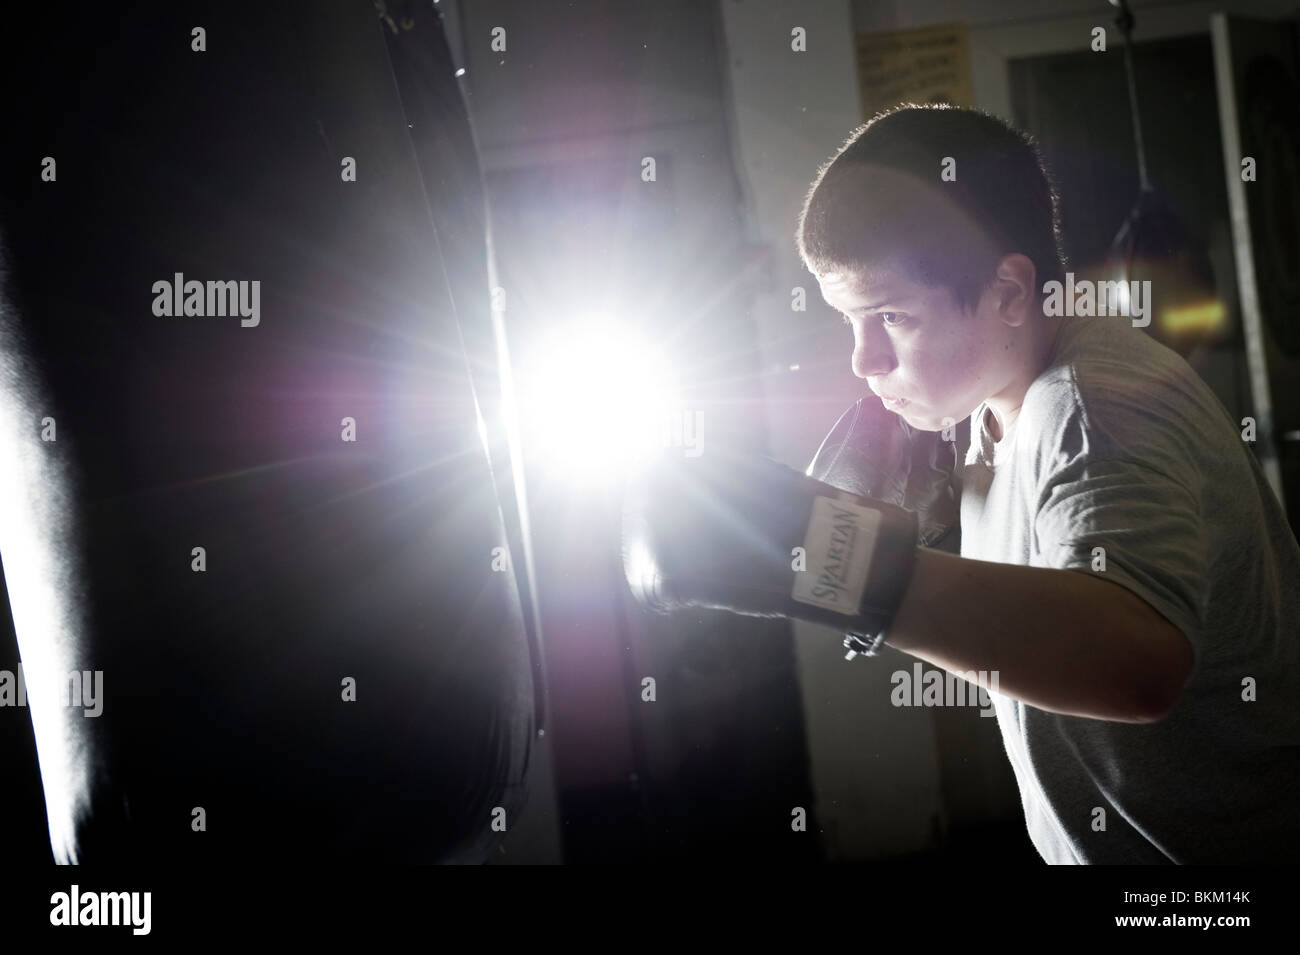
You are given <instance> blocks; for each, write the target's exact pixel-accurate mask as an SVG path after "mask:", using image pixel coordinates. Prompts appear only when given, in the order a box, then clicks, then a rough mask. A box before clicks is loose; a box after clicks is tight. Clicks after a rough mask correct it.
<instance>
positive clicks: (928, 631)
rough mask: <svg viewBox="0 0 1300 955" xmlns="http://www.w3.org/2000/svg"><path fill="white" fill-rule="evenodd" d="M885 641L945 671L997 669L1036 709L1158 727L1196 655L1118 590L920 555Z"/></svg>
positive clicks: (1064, 575)
mask: <svg viewBox="0 0 1300 955" xmlns="http://www.w3.org/2000/svg"><path fill="white" fill-rule="evenodd" d="M887 642H888V644H889V645H890V646H892V647H895V648H896V649H899V650H902V651H904V652H905V653H909V654H911V655H912V656H915V657H919V658H920V659H922V660H925V661H927V662H929V663H932V664H934V665H935V666H939V667H943V668H944V669H946V670H955V671H956V670H960V671H969V670H989V671H992V670H996V671H997V672H998V684H999V685H998V691H999V692H1000V693H1002V694H1004V695H1006V696H1010V697H1013V698H1015V699H1018V700H1021V701H1023V702H1025V703H1027V704H1030V705H1031V706H1035V707H1038V708H1039V709H1043V710H1048V711H1050V712H1054V713H1063V714H1066V715H1070V716H1085V717H1091V718H1094V719H1102V720H1116V721H1120V722H1129V723H1147V722H1154V721H1156V720H1159V719H1161V718H1162V717H1164V716H1165V715H1166V714H1167V713H1168V712H1169V710H1170V709H1172V708H1173V705H1174V703H1175V702H1176V701H1177V699H1178V695H1179V693H1180V692H1181V691H1182V688H1183V685H1184V684H1185V683H1186V681H1187V678H1188V676H1189V675H1190V673H1191V667H1192V648H1191V644H1190V643H1189V642H1188V640H1187V638H1186V637H1185V636H1184V635H1183V634H1182V632H1181V631H1180V630H1179V629H1178V628H1177V627H1175V626H1174V625H1173V624H1172V623H1170V622H1169V621H1168V620H1166V619H1165V618H1164V617H1163V616H1161V615H1160V614H1159V613H1158V612H1157V611H1156V610H1154V609H1153V608H1152V607H1150V606H1149V605H1148V604H1147V603H1146V602H1145V601H1143V600H1142V599H1140V598H1139V597H1137V596H1136V595H1135V594H1133V593H1131V592H1130V591H1128V590H1127V589H1125V588H1124V587H1122V586H1120V585H1119V584H1116V583H1113V582H1111V581H1108V580H1106V579H1105V578H1103V577H1099V576H1092V575H1090V574H1088V573H1085V572H1082V571H1076V570H1054V569H1050V568H1042V567H1022V566H1019V565H1016V564H999V563H993V562H990V561H982V560H971V559H965V558H960V557H954V556H952V555H950V554H945V553H941V552H939V551H934V550H930V549H927V548H920V549H918V551H917V558H916V568H915V571H914V573H913V576H912V580H911V583H910V584H909V586H908V589H907V592H906V594H905V595H904V598H903V603H902V605H901V606H900V607H899V610H898V613H897V614H896V615H895V617H894V623H893V626H892V627H891V629H890V635H889V638H888V640H887Z"/></svg>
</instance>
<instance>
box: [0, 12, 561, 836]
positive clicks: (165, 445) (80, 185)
mask: <svg viewBox="0 0 1300 955" xmlns="http://www.w3.org/2000/svg"><path fill="white" fill-rule="evenodd" d="M60 9H61V8H60ZM54 12H55V11H54V8H50V11H49V13H48V14H46V13H41V12H39V11H37V12H29V13H27V14H25V15H26V16H28V17H32V18H33V19H32V20H31V22H28V23H24V24H22V25H21V26H14V27H12V28H11V29H8V30H7V31H6V35H5V37H4V40H3V41H0V45H3V47H4V49H3V54H4V59H5V61H6V62H5V65H4V69H5V71H6V73H7V74H8V75H7V76H6V83H5V86H4V89H5V90H6V92H5V94H4V95H5V97H6V99H7V105H8V107H9V109H8V110H7V111H6V112H7V115H8V117H9V121H10V123H11V124H12V125H11V127H10V130H9V134H10V135H9V137H8V138H9V141H8V143H7V144H6V148H5V150H4V157H3V162H4V164H5V168H4V175H3V181H2V182H0V201H2V205H0V250H2V254H3V257H4V258H3V277H2V281H3V288H2V289H0V293H2V294H3V302H0V307H2V308H3V316H2V318H0V361H2V362H3V365H0V370H3V372H4V375H3V378H2V379H0V388H3V394H2V395H0V467H3V468H4V474H3V486H2V488H0V490H2V491H3V495H4V501H3V503H0V511H2V512H3V513H2V514H0V558H2V559H3V566H4V573H5V581H6V586H7V587H8V592H9V596H10V603H11V606H12V612H13V618H14V626H15V632H16V633H17V637H18V649H19V651H20V654H21V656H22V660H23V665H24V670H26V671H27V672H28V673H29V675H35V674H37V673H38V671H39V676H40V678H41V679H42V680H44V681H45V682H44V683H43V684H42V685H44V686H46V689H47V692H46V693H45V694H44V696H43V697H41V699H40V700H39V701H38V700H37V699H36V698H35V697H33V701H32V704H31V706H30V707H29V709H30V713H31V719H32V723H33V727H34V732H35V737H36V745H37V751H38V756H39V759H40V770H41V775H42V782H43V787H44V791H45V796H46V804H47V813H48V824H49V828H50V834H51V844H52V846H53V850H54V855H55V858H56V860H57V861H63V862H74V861H80V862H87V861H109V862H112V861H126V860H128V859H129V860H132V861H135V860H140V859H151V858H155V859H164V858H165V859H167V860H173V861H185V860H218V859H230V858H245V857H247V856H248V855H249V854H250V853H257V854H258V855H264V854H265V853H267V851H268V850H270V851H271V852H273V853H274V857H275V858H280V859H283V858H291V859H302V858H310V857H321V858H329V859H331V860H338V859H340V858H360V859H372V860H377V861H390V862H482V861H483V860H484V859H486V858H487V857H488V855H489V854H490V853H491V852H493V851H494V850H495V848H496V846H497V845H498V844H499V843H500V841H501V839H502V838H503V837H504V834H505V832H506V831H507V830H508V827H509V826H510V825H511V824H512V823H513V822H514V821H515V819H516V817H517V816H518V814H519V813H520V811H521V810H522V808H523V806H524V804H525V801H526V800H525V797H526V793H527V790H526V782H527V768H528V761H529V753H530V748H531V746H532V740H533V738H534V736H535V733H536V731H537V728H538V727H537V722H538V721H537V717H536V715H535V706H536V704H537V700H538V694H539V692H540V684H536V685H535V680H536V678H537V677H538V675H539V666H535V665H534V661H536V660H538V654H537V652H536V646H535V639H536V635H535V634H533V633H531V632H530V630H529V628H528V627H526V626H525V620H526V619H529V618H528V608H529V606H530V605H529V603H528V600H529V598H528V588H527V587H524V588H522V589H521V587H520V582H521V578H520V571H519V567H518V564H519V563H520V562H519V561H517V560H513V559H512V557H516V556H518V554H519V551H520V548H521V536H520V530H519V511H520V509H521V507H522V503H521V502H520V501H517V500H515V499H514V498H513V497H512V496H511V488H512V487H513V485H514V479H513V472H512V470H511V461H510V459H509V455H508V452H503V451H502V448H503V443H502V440H501V439H500V438H499V432H500V419H501V409H500V408H499V405H498V392H497V391H496V390H495V385H496V383H497V376H498V373H499V369H498V368H496V367H494V366H493V363H494V361H495V360H496V358H495V356H496V350H495V349H494V347H493V344H494V343H493V339H492V331H493V325H492V315H491V305H490V285H491V283H490V270H491V266H490V251H489V243H488V235H487V230H486V221H485V219H486V217H485V215H484V201H483V193H482V185H481V174H480V170H479V167H478V159H477V154H476V150H475V148H474V142H473V135H472V131H471V127H470V125H469V123H468V119H467V116H466V112H465V106H464V99H463V97H462V95H461V92H460V89H459V87H458V80H457V79H456V78H455V76H454V67H453V65H452V61H451V57H450V55H449V52H448V45H447V41H446V38H445V35H444V31H443V25H442V21H441V18H440V16H439V15H438V13H437V8H436V7H435V6H433V5H432V4H412V5H409V6H404V7H401V8H398V7H397V6H396V5H394V4H391V3H390V4H388V5H387V6H386V5H385V4H383V3H374V2H371V0H321V2H313V3H310V4H304V3H300V2H290V0H271V2H258V3H228V2H221V3H216V2H208V3H203V2H200V3H186V4H156V3H133V2H126V3H112V4H100V5H94V6H89V5H88V6H86V7H85V8H83V9H81V10H79V11H77V13H76V15H75V18H74V17H71V16H69V17H66V18H62V17H55V16H54ZM10 22H11V23H12V22H13V21H12V20H11V21H10ZM476 384H477V389H476ZM13 662H15V661H6V662H5V663H4V664H0V666H9V668H10V669H12V663H13ZM73 672H76V673H78V674H81V675H82V676H84V677H85V680H84V683H85V686H83V687H82V691H83V696H82V698H81V699H79V700H73V699H71V691H69V695H68V697H67V698H65V699H62V700H59V701H57V702H55V700H54V697H55V696H56V694H53V693H51V692H48V688H49V686H50V685H52V682H51V681H53V682H54V683H57V682H60V680H61V679H62V682H63V683H65V684H67V683H68V681H67V679H66V675H67V674H71V673H73ZM97 681H98V683H97ZM96 685H98V686H99V687H100V689H99V691H98V693H97V694H96V693H95V692H94V691H93V690H92V689H90V688H93V687H94V686H96ZM35 692H36V691H35V689H34V688H33V693H35ZM92 697H93V698H94V701H95V702H97V704H98V708H99V712H98V713H93V710H94V709H95V708H96V707H95V705H89V704H87V703H86V701H87V700H88V699H91V698H92ZM11 713H12V711H10V714H11ZM8 715H9V714H6V716H7V718H8ZM34 821H35V820H33V822H34Z"/></svg>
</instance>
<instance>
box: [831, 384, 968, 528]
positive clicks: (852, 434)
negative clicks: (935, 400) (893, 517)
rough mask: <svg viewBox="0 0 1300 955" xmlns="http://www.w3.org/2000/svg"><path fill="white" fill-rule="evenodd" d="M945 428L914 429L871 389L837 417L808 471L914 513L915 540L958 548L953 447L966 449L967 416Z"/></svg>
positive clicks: (958, 515) (958, 500)
mask: <svg viewBox="0 0 1300 955" xmlns="http://www.w3.org/2000/svg"><path fill="white" fill-rule="evenodd" d="M952 433H953V438H954V440H951V441H947V440H944V438H943V432H939V431H921V430H919V429H917V428H913V427H912V426H911V425H909V424H908V423H907V422H906V421H904V420H903V418H902V417H900V416H899V415H896V414H894V413H893V412H892V411H889V410H888V409H887V408H885V406H884V404H883V403H882V402H881V400H880V399H879V398H878V397H876V396H875V395H873V394H868V395H866V396H864V397H862V398H861V399H859V400H858V401H857V402H856V403H855V404H854V405H853V407H851V408H849V409H848V411H846V412H844V414H843V415H841V416H840V419H839V421H837V422H836V423H835V427H834V428H832V429H831V431H830V433H829V434H828V435H827V436H826V438H825V440H824V441H822V444H821V447H820V448H818V450H817V454H816V455H814V457H813V461H812V463H811V464H810V465H809V466H808V470H807V471H806V472H805V473H806V474H807V475H808V476H810V477H813V478H815V479H817V480H819V481H824V482H826V483H827V484H831V485H833V486H835V487H838V488H841V489H843V490H846V491H849V492H851V493H853V494H858V495H861V496H863V497H870V498H872V499H874V500H878V501H883V502H885V503H887V504H893V505H895V506H898V507H902V508H905V509H906V510H909V511H912V512H914V513H915V514H916V516H917V520H918V523H919V527H920V535H919V543H920V544H921V546H923V547H932V548H935V549H936V550H943V551H946V552H948V553H950V554H960V553H961V485H960V480H959V472H958V470H957V467H956V463H957V448H958V446H961V447H965V446H966V442H967V441H968V435H969V433H970V421H969V419H963V420H962V421H960V422H958V423H956V424H954V426H953V432H952Z"/></svg>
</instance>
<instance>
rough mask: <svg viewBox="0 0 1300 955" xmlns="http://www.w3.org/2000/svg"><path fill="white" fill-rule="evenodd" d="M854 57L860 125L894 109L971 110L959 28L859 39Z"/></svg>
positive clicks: (964, 42)
mask: <svg viewBox="0 0 1300 955" xmlns="http://www.w3.org/2000/svg"><path fill="white" fill-rule="evenodd" d="M857 53H858V93H859V95H860V96H861V99H862V115H863V118H864V119H870V118H871V117H872V116H873V115H875V113H876V112H878V111H879V110H882V109H886V108H888V107H890V106H894V105H897V104H898V103H951V104H952V105H954V106H971V105H973V104H974V96H973V93H972V91H971V72H970V47H969V44H968V42H967V33H966V24H964V23H947V24H942V25H939V26H932V27H922V28H920V29H917V30H894V31H890V32H887V33H859V34H858V36H857Z"/></svg>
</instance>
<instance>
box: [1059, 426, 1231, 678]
mask: <svg viewBox="0 0 1300 955" xmlns="http://www.w3.org/2000/svg"><path fill="white" fill-rule="evenodd" d="M1084 444H1085V448H1086V444H1087V443H1086V442H1085V443H1084ZM1106 452H1107V453H1106V454H1105V455H1104V456H1102V457H1094V456H1093V455H1092V454H1090V453H1088V451H1087V450H1076V451H1074V452H1070V451H1069V450H1068V449H1058V453H1057V454H1056V455H1054V456H1053V458H1054V460H1055V461H1057V462H1059V466H1057V467H1053V468H1050V469H1048V470H1047V473H1045V475H1044V477H1043V480H1042V482H1041V484H1040V496H1039V500H1040V501H1041V504H1040V506H1039V509H1038V512H1037V516H1036V518H1035V521H1034V533H1035V534H1036V535H1037V537H1038V546H1039V552H1040V554H1041V555H1042V558H1043V560H1044V561H1045V562H1046V564H1047V566H1049V567H1055V568H1061V569H1068V570H1081V571H1086V572H1088V573H1093V574H1096V575H1097V576H1101V577H1105V578H1106V579H1107V580H1110V581H1113V582H1115V583H1118V584H1120V585H1121V586H1123V587H1126V588H1128V589H1129V590H1130V591H1132V592H1133V593H1134V594H1136V595H1137V596H1138V597H1140V598H1142V599H1143V600H1144V601H1146V603H1147V604H1149V605H1150V606H1151V607H1153V608H1154V609H1155V610H1157V611H1158V612H1159V613H1160V614H1161V615H1163V616H1164V617H1165V618H1166V619H1167V620H1169V621H1170V622H1171V623H1173V624H1174V626H1176V627H1178V628H1179V629H1180V630H1182V631H1183V633H1184V634H1185V635H1186V636H1187V639H1188V640H1189V641H1190V643H1191V645H1192V650H1193V654H1194V659H1195V663H1194V665H1195V664H1198V663H1199V662H1200V660H1201V659H1202V656H1203V649H1204V645H1203V640H1204V636H1205V634H1204V629H1205V607H1204V603H1203V599H1204V595H1205V593H1206V586H1207V581H1206V575H1207V566H1206V565H1207V560H1206V538H1205V528H1204V523H1203V521H1202V519H1201V515H1200V502H1199V498H1198V496H1197V494H1196V493H1195V491H1194V490H1193V489H1194V488H1195V477H1194V475H1192V474H1191V473H1186V474H1178V475H1175V474H1170V473H1168V472H1167V470H1166V469H1165V468H1164V467H1155V466H1152V465H1151V464H1149V463H1146V462H1147V461H1150V460H1153V459H1154V460H1160V461H1163V462H1166V463H1167V462H1169V461H1170V460H1171V458H1170V457H1169V456H1168V455H1161V454H1154V455H1146V456H1144V457H1137V456H1136V454H1135V455H1134V456H1133V457H1130V456H1127V455H1120V454H1116V452H1115V449H1114V448H1106ZM1141 453H1142V449H1141V448H1140V447H1139V448H1138V449H1137V454H1141ZM1097 548H1100V549H1101V550H1097ZM1103 568H1104V569H1103Z"/></svg>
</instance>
